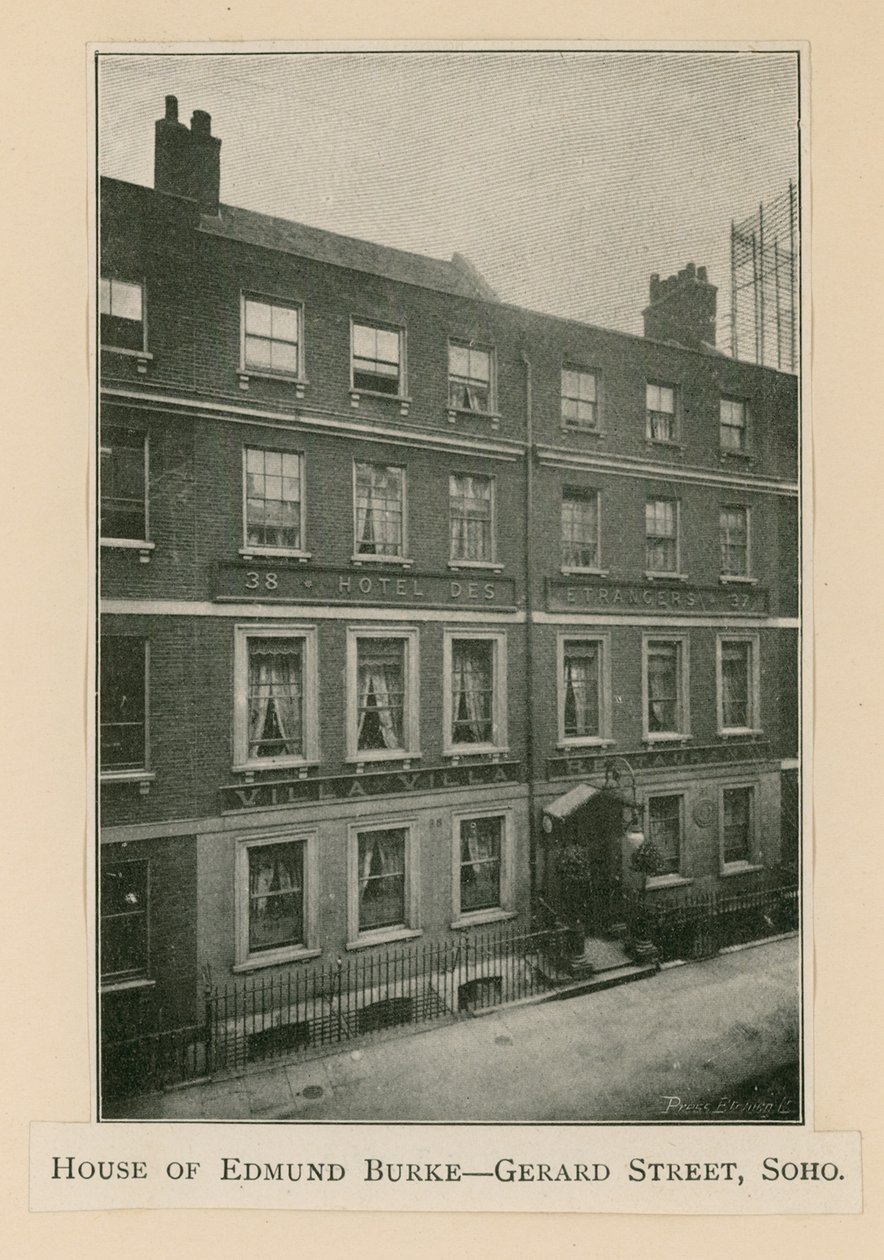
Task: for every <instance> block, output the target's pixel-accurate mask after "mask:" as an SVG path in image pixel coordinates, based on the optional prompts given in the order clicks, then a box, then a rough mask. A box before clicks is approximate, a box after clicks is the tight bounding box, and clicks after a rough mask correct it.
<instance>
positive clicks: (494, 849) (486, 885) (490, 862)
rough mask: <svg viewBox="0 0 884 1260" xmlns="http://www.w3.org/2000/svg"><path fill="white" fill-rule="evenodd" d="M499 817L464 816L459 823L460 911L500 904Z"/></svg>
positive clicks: (500, 819) (501, 825) (484, 908)
mask: <svg viewBox="0 0 884 1260" xmlns="http://www.w3.org/2000/svg"><path fill="white" fill-rule="evenodd" d="M502 832H503V819H502V818H471V819H464V820H463V821H462V822H461V824H460V908H461V912H462V913H468V912H470V911H474V910H488V909H491V908H492V907H495V906H499V905H500V904H501V895H500V861H501V836H502Z"/></svg>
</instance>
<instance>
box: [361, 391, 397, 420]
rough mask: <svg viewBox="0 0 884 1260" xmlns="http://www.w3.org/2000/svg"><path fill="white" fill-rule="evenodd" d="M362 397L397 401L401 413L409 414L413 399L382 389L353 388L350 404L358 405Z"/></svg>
mask: <svg viewBox="0 0 884 1260" xmlns="http://www.w3.org/2000/svg"><path fill="white" fill-rule="evenodd" d="M362 398H381V399H384V400H385V401H386V402H392V403H397V404H398V406H399V413H400V415H403V416H407V415H408V413H409V411H410V410H411V399H410V398H409V397H407V395H405V394H385V393H384V391H383V390H382V389H351V390H350V406H351V407H358V406H359V402H360V400H361V399H362Z"/></svg>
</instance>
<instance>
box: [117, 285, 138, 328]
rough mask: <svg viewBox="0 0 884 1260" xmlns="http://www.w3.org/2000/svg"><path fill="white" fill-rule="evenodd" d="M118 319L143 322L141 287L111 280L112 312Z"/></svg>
mask: <svg viewBox="0 0 884 1260" xmlns="http://www.w3.org/2000/svg"><path fill="white" fill-rule="evenodd" d="M110 313H111V314H112V315H115V316H117V318H118V319H133V320H138V321H140V320H141V285H140V284H127V283H126V281H125V280H111V311H110Z"/></svg>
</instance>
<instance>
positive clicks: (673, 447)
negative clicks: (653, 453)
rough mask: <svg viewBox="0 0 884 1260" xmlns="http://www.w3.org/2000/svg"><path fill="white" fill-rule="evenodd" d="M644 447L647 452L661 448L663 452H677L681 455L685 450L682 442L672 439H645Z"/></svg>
mask: <svg viewBox="0 0 884 1260" xmlns="http://www.w3.org/2000/svg"><path fill="white" fill-rule="evenodd" d="M645 446H647V447H648V449H649V450H652V449H653V448H654V447H655V446H661V447H663V449H664V450H667V451H678V452H679V453H681V454H684V449H685V448H684V443H683V442H676V441H675V440H674V439H672V438H650V437H649V438H645Z"/></svg>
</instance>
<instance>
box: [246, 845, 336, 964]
mask: <svg viewBox="0 0 884 1260" xmlns="http://www.w3.org/2000/svg"><path fill="white" fill-rule="evenodd" d="M270 844H274V845H275V844H302V845H303V846H304V862H303V871H304V941H303V943H302V944H298V945H283V946H281V947H280V948H278V949H262V950H260V951H259V952H257V953H255V954H250V953H249V910H250V904H249V850H250V849H253V848H258V847H261V846H264V845H270ZM234 914H235V938H236V952H235V963H234V966H233V970H234V971H236V972H239V971H255V970H257V969H258V968H259V967H273V966H277V965H278V964H279V963H284V962H293V961H295V960H299V959H304V958H316V957H317V956H318V955H319V954H320V953H321V952H322V951H321V950H320V948H319V840H318V834H317V832H316V831H315V830H313V831H311V830H307V831H300V830H295V831H293V830H292V829H291V828H289V827H286V828H275V829H272V830H267V831H260V832H250V833H248V834H247V835H242V836H238V837H237V841H236V855H235V870H234Z"/></svg>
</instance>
